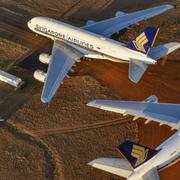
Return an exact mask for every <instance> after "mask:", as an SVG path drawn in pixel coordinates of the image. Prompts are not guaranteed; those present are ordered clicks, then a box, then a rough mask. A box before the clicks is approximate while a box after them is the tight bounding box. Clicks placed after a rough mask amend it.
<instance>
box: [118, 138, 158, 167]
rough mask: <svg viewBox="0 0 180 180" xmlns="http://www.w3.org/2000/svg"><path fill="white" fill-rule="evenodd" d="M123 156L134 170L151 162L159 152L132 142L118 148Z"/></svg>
mask: <svg viewBox="0 0 180 180" xmlns="http://www.w3.org/2000/svg"><path fill="white" fill-rule="evenodd" d="M117 148H118V149H119V151H120V152H121V154H122V155H123V156H124V157H125V158H126V159H127V160H128V161H129V163H130V164H131V166H132V168H133V169H136V168H137V167H138V166H140V165H142V164H143V163H145V162H147V161H148V160H150V159H151V158H152V157H153V156H155V155H156V154H157V153H158V152H159V151H157V150H154V149H151V148H148V147H145V146H142V145H139V144H136V143H133V142H131V141H125V142H124V143H122V144H120V145H119V146H118V147H117Z"/></svg>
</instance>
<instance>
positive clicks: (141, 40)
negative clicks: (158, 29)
mask: <svg viewBox="0 0 180 180" xmlns="http://www.w3.org/2000/svg"><path fill="white" fill-rule="evenodd" d="M147 42H148V39H147V37H146V34H145V33H144V32H143V33H142V34H140V35H139V36H138V37H137V38H136V40H134V41H133V44H134V46H135V47H136V49H138V50H139V51H142V52H146V50H145V48H144V45H145V44H146V43H147Z"/></svg>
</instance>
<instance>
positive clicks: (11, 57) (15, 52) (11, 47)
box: [0, 38, 28, 70]
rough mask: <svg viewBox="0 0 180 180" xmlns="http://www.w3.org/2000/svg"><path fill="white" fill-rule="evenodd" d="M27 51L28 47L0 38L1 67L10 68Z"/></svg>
mask: <svg viewBox="0 0 180 180" xmlns="http://www.w3.org/2000/svg"><path fill="white" fill-rule="evenodd" d="M27 52H28V48H26V47H24V46H22V45H20V44H17V43H14V42H11V41H8V40H6V39H3V38H0V69H3V70H8V69H9V68H10V67H12V65H13V64H14V63H16V61H17V60H18V59H20V58H21V57H22V56H23V55H24V54H25V53H27Z"/></svg>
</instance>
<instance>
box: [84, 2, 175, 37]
mask: <svg viewBox="0 0 180 180" xmlns="http://www.w3.org/2000/svg"><path fill="white" fill-rule="evenodd" d="M173 8H175V6H173V5H161V6H157V7H153V8H149V9H145V10H140V11H136V12H132V13H128V14H126V15H124V16H117V17H113V18H110V19H106V20H103V21H99V22H97V23H93V24H91V25H87V26H84V27H82V29H85V30H87V31H90V32H93V33H96V34H99V35H103V36H106V37H110V36H111V35H112V34H114V33H117V32H118V31H120V30H122V29H124V28H127V27H129V26H130V25H133V24H137V23H138V22H140V21H142V20H147V19H149V18H151V17H154V16H156V15H159V14H161V13H163V12H165V11H168V10H170V9H173Z"/></svg>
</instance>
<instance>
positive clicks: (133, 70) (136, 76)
mask: <svg viewBox="0 0 180 180" xmlns="http://www.w3.org/2000/svg"><path fill="white" fill-rule="evenodd" d="M147 68H148V64H145V63H144V62H142V61H137V60H132V61H130V63H129V79H130V80H131V81H133V82H134V83H138V82H139V81H140V79H141V78H142V76H143V74H144V73H145V71H146V70H147Z"/></svg>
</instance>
